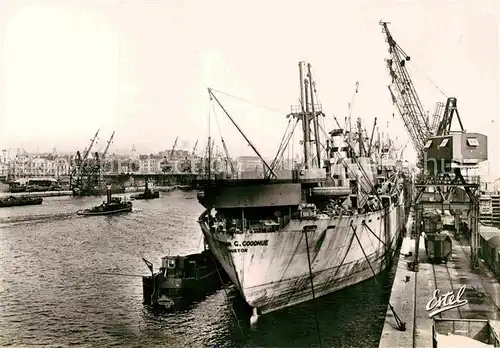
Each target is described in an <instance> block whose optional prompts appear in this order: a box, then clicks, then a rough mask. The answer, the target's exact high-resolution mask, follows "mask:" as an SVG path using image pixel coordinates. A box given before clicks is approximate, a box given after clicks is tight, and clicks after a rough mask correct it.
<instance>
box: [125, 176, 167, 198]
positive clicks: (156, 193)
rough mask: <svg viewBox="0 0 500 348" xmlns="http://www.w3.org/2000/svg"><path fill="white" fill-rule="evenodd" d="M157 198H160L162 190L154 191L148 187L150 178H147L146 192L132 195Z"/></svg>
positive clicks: (134, 196)
mask: <svg viewBox="0 0 500 348" xmlns="http://www.w3.org/2000/svg"><path fill="white" fill-rule="evenodd" d="M155 198H160V192H159V191H156V190H154V191H152V190H151V189H150V188H149V187H148V178H146V187H145V188H144V192H143V193H139V194H136V195H132V196H130V199H155Z"/></svg>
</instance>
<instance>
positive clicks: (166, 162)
mask: <svg viewBox="0 0 500 348" xmlns="http://www.w3.org/2000/svg"><path fill="white" fill-rule="evenodd" d="M178 140H179V136H177V137H176V138H175V141H174V145H172V149H171V150H170V152H169V154H168V157H167V156H164V158H163V161H162V162H161V163H160V164H161V169H162V171H163V172H164V173H166V172H170V171H172V169H173V168H172V165H171V164H170V162H171V161H172V158H173V157H174V152H175V148H176V147H177V141H178Z"/></svg>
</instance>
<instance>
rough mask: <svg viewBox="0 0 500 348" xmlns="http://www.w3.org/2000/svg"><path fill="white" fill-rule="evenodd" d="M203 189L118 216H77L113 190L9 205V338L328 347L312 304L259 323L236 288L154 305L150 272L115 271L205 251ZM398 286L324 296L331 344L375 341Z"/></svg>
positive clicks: (22, 342)
mask: <svg viewBox="0 0 500 348" xmlns="http://www.w3.org/2000/svg"><path fill="white" fill-rule="evenodd" d="M195 197H196V193H194V192H170V193H164V194H163V195H162V198H161V199H157V200H153V201H135V202H134V210H133V212H132V213H130V214H126V215H121V216H109V217H103V216H96V217H80V216H76V215H75V214H74V212H75V211H77V210H79V209H84V208H86V207H89V206H92V205H95V204H98V203H99V202H101V201H102V197H97V198H95V197H85V198H71V197H50V198H46V199H44V202H43V204H42V205H40V206H26V207H16V208H4V209H0V248H1V252H0V328H1V329H0V345H1V346H14V347H18V346H31V345H34V346H43V347H69V346H78V347H96V346H99V347H100V346H106V347H112V346H125V347H152V346H165V347H167V346H168V347H185V346H190V347H206V346H217V347H236V346H259V347H260V346H273V347H290V346H294V347H301V346H311V345H317V340H316V336H317V335H316V326H315V321H314V316H313V315H312V313H313V307H312V305H311V303H305V304H301V305H299V306H296V307H294V308H291V309H285V310H282V311H279V312H274V313H270V314H268V315H265V316H262V317H261V318H260V319H259V323H258V325H257V327H256V328H255V329H250V328H249V325H248V323H249V315H250V313H249V310H248V308H247V307H246V306H245V304H244V302H243V301H242V300H241V298H240V297H239V295H238V293H237V292H236V290H235V289H234V287H229V288H228V290H227V291H228V294H229V299H228V298H226V294H225V292H224V290H219V291H217V292H216V293H214V294H212V295H209V296H207V298H206V299H205V300H203V301H199V302H197V303H193V304H192V305H190V306H189V307H188V308H186V309H185V310H182V311H178V312H176V313H161V312H160V313H155V312H152V311H150V310H148V309H146V308H145V307H144V306H143V305H142V303H141V302H142V281H141V279H140V277H134V276H114V275H109V274H110V273H120V274H127V275H141V274H148V273H149V271H148V269H147V267H146V266H145V264H144V263H143V262H142V260H141V257H145V258H146V259H148V260H150V261H152V262H154V263H155V265H156V267H157V266H158V263H159V260H160V258H161V257H162V256H165V255H167V254H188V253H192V252H196V251H199V249H200V247H201V244H202V243H201V241H202V240H201V233H200V231H199V228H198V225H197V223H196V221H197V218H198V216H199V215H200V214H201V212H202V208H201V206H200V205H198V203H197V201H196V199H194V198H195ZM379 282H381V283H384V282H385V283H386V284H387V283H388V280H387V278H383V279H379ZM388 292H389V290H388V289H385V290H384V291H381V290H380V288H377V287H376V285H375V284H374V283H373V282H365V283H363V284H361V285H359V286H356V287H355V288H352V289H348V290H346V291H341V292H338V293H336V294H333V295H331V296H326V297H323V298H321V299H320V300H319V301H318V302H319V304H318V308H320V309H319V311H318V318H319V320H320V325H321V329H322V336H323V340H324V341H325V342H323V343H324V344H327V345H329V346H335V347H359V346H363V347H376V346H377V345H378V338H379V335H380V332H381V329H382V325H383V314H384V313H385V308H386V304H387V300H388ZM233 311H234V312H235V313H236V314H237V316H238V320H236V319H235V318H234V315H233ZM361 327H363V329H360V328H361ZM240 328H241V330H243V336H242V332H241V331H240Z"/></svg>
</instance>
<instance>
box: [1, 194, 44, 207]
mask: <svg viewBox="0 0 500 348" xmlns="http://www.w3.org/2000/svg"><path fill="white" fill-rule="evenodd" d="M42 202H43V199H42V198H41V197H16V196H7V197H1V198H0V208H3V207H17V206H23V205H35V204H42Z"/></svg>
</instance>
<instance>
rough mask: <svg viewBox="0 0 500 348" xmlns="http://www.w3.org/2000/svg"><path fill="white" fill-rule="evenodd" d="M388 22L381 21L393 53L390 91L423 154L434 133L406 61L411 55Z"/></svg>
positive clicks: (389, 65) (389, 66) (415, 146)
mask: <svg viewBox="0 0 500 348" xmlns="http://www.w3.org/2000/svg"><path fill="white" fill-rule="evenodd" d="M387 24H388V22H380V25H381V26H382V31H383V33H384V34H385V37H386V41H387V43H388V45H389V53H390V55H391V57H390V58H388V59H386V63H387V68H388V69H389V74H390V76H391V78H392V84H391V85H390V86H389V87H388V88H389V92H390V94H391V97H392V101H393V103H394V104H396V107H397V108H398V111H399V114H400V115H401V118H402V119H403V122H404V125H405V128H406V130H407V132H408V134H409V136H410V139H411V141H412V143H413V146H414V148H415V150H416V152H417V153H418V154H421V153H422V150H423V148H424V145H425V143H426V140H427V138H428V137H429V136H430V135H431V134H432V133H431V129H430V126H429V122H428V120H427V117H426V114H425V112H424V108H423V106H422V103H421V102H420V99H419V97H418V94H417V92H416V90H415V87H414V85H413V82H412V80H411V78H410V75H409V73H408V70H407V69H406V63H407V62H408V61H410V56H408V55H407V54H406V52H405V51H404V50H403V49H402V48H401V47H400V46H399V45H398V44H397V43H396V41H395V40H394V38H393V37H392V35H391V32H390V31H389V28H388V26H387Z"/></svg>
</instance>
